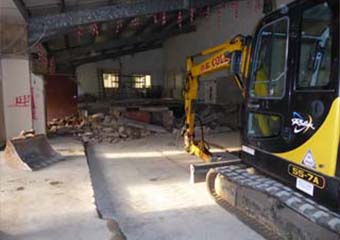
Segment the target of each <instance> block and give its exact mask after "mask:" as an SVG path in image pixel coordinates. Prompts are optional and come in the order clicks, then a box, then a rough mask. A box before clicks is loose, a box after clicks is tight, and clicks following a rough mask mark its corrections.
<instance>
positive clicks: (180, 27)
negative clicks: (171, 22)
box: [177, 11, 183, 30]
mask: <svg viewBox="0 0 340 240" xmlns="http://www.w3.org/2000/svg"><path fill="white" fill-rule="evenodd" d="M182 22H183V16H182V11H178V15H177V24H178V27H179V29H181V30H182Z"/></svg>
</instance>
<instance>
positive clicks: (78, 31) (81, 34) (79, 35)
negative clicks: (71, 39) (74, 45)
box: [77, 28, 83, 43]
mask: <svg viewBox="0 0 340 240" xmlns="http://www.w3.org/2000/svg"><path fill="white" fill-rule="evenodd" d="M82 37H83V31H82V29H80V28H78V29H77V40H78V43H80V42H81V38H82Z"/></svg>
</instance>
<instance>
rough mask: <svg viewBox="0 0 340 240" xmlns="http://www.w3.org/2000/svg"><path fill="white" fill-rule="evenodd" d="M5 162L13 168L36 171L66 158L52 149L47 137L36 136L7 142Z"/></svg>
mask: <svg viewBox="0 0 340 240" xmlns="http://www.w3.org/2000/svg"><path fill="white" fill-rule="evenodd" d="M5 160H6V162H7V163H8V165H9V166H11V167H13V168H17V169H23V170H29V171H35V170H38V169H40V168H44V167H47V166H49V165H51V164H53V163H55V162H58V161H61V160H64V157H63V156H62V155H60V154H59V153H57V152H56V151H55V150H54V149H53V148H52V147H51V145H50V144H49V143H48V141H47V138H46V136H45V135H35V136H32V137H27V138H18V139H12V140H9V141H7V145H6V148H5Z"/></svg>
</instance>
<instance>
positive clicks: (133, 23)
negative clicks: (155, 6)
mask: <svg viewBox="0 0 340 240" xmlns="http://www.w3.org/2000/svg"><path fill="white" fill-rule="evenodd" d="M132 25H133V26H134V27H138V26H139V19H138V17H135V18H134V19H133V20H132Z"/></svg>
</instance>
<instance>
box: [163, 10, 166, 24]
mask: <svg viewBox="0 0 340 240" xmlns="http://www.w3.org/2000/svg"><path fill="white" fill-rule="evenodd" d="M165 24H166V12H163V13H162V26H164V25H165Z"/></svg>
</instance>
